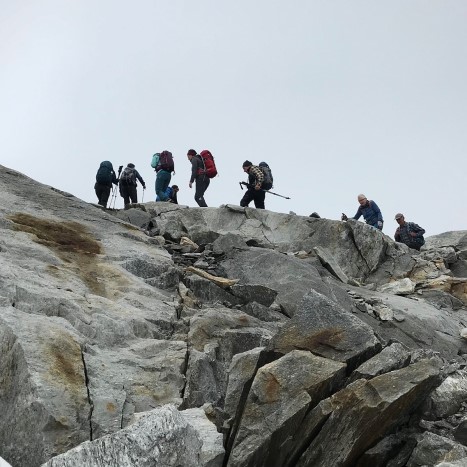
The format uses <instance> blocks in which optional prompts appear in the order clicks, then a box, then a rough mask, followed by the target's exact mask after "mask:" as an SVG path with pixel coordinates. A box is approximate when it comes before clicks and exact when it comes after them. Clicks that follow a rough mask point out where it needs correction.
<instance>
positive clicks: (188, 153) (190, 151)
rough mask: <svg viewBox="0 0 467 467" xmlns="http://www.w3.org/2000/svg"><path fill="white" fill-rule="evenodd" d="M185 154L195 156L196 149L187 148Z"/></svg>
mask: <svg viewBox="0 0 467 467" xmlns="http://www.w3.org/2000/svg"><path fill="white" fill-rule="evenodd" d="M186 155H187V156H196V151H195V150H194V149H188V152H187V153H186Z"/></svg>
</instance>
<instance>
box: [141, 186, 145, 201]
mask: <svg viewBox="0 0 467 467" xmlns="http://www.w3.org/2000/svg"><path fill="white" fill-rule="evenodd" d="M145 191H146V188H143V196H142V198H141V202H142V203H144V192H145Z"/></svg>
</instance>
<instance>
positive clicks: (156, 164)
mask: <svg viewBox="0 0 467 467" xmlns="http://www.w3.org/2000/svg"><path fill="white" fill-rule="evenodd" d="M151 167H152V168H153V169H154V170H155V171H156V174H157V175H156V183H155V190H156V201H169V197H168V196H167V193H166V191H167V188H168V187H169V184H170V180H171V179H172V172H174V173H175V164H174V160H173V156H172V153H171V152H170V151H162V152H160V153H159V152H156V153H155V154H154V155H153V156H152V160H151Z"/></svg>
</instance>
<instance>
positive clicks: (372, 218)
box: [341, 195, 384, 230]
mask: <svg viewBox="0 0 467 467" xmlns="http://www.w3.org/2000/svg"><path fill="white" fill-rule="evenodd" d="M357 199H358V202H359V203H360V206H359V208H358V211H357V213H356V214H355V216H353V219H355V220H358V219H360V216H362V215H363V218H364V219H365V222H366V223H367V224H368V225H371V226H372V227H374V228H375V229H378V230H383V222H384V221H383V215H382V214H381V211H380V209H379V207H378V205H377V204H376V203H375V202H374V201H373V200H369V199H367V198H366V196H365V195H358V197H357ZM347 219H348V217H347V216H346V215H345V214H344V213H342V217H341V220H343V221H346V220H347Z"/></svg>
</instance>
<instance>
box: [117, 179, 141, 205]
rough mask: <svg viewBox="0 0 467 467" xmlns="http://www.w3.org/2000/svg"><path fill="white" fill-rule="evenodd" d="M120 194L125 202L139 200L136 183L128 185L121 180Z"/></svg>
mask: <svg viewBox="0 0 467 467" xmlns="http://www.w3.org/2000/svg"><path fill="white" fill-rule="evenodd" d="M120 195H121V196H122V198H123V202H124V203H125V204H130V200H131V202H132V203H137V202H138V193H137V191H136V185H127V184H126V183H121V182H120Z"/></svg>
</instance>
